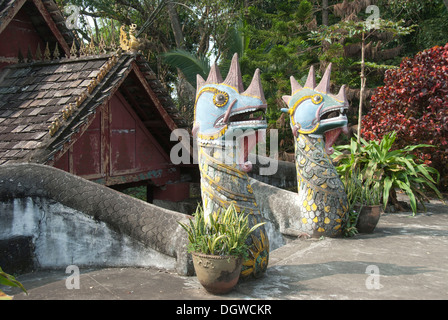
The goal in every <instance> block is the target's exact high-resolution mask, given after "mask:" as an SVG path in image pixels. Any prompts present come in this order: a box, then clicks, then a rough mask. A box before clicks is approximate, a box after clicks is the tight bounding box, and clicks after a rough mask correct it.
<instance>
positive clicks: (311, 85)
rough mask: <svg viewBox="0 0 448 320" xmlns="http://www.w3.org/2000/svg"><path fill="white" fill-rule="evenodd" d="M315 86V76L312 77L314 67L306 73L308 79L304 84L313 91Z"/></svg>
mask: <svg viewBox="0 0 448 320" xmlns="http://www.w3.org/2000/svg"><path fill="white" fill-rule="evenodd" d="M315 86H316V76H315V75H314V66H311V68H310V71H309V72H308V78H307V79H306V82H305V87H306V88H310V89H314V87H315Z"/></svg>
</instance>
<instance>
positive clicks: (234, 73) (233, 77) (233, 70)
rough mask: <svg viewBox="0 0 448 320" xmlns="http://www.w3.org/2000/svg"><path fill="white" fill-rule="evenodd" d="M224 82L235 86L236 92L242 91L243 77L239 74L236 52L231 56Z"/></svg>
mask: <svg viewBox="0 0 448 320" xmlns="http://www.w3.org/2000/svg"><path fill="white" fill-rule="evenodd" d="M224 84H227V85H229V86H231V87H233V88H236V89H237V90H238V92H243V91H244V86H243V77H242V76H241V70H240V65H239V63H238V54H237V53H235V54H234V55H233V58H232V63H231V65H230V69H229V73H228V74H227V77H226V80H224Z"/></svg>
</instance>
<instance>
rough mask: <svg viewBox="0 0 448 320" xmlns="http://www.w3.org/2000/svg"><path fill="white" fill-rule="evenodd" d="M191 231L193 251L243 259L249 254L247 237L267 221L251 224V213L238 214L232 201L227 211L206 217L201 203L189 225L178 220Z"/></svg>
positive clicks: (189, 233)
mask: <svg viewBox="0 0 448 320" xmlns="http://www.w3.org/2000/svg"><path fill="white" fill-rule="evenodd" d="M178 223H179V224H180V225H181V226H182V228H184V229H185V231H187V233H188V240H189V245H188V250H189V252H198V253H204V254H210V255H221V256H227V255H233V256H240V257H242V258H243V260H245V259H247V256H248V245H247V244H246V239H247V238H248V237H249V235H250V234H251V233H252V232H253V231H255V229H257V228H258V227H260V226H262V225H264V224H265V222H263V223H258V224H256V225H254V226H253V227H252V228H250V227H249V221H248V216H247V215H245V214H243V213H240V214H239V213H238V212H237V210H236V209H235V206H234V205H233V204H231V205H230V206H229V207H228V208H227V209H226V210H225V211H224V212H223V211H219V212H217V213H215V214H210V215H208V217H205V216H204V211H203V209H202V207H201V206H198V208H197V210H196V212H195V214H194V219H190V221H189V224H188V225H187V224H184V223H181V222H178Z"/></svg>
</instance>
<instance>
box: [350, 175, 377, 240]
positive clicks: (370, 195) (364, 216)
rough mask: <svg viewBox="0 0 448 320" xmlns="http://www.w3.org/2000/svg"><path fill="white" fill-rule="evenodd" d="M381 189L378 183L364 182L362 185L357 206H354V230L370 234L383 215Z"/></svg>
mask: <svg viewBox="0 0 448 320" xmlns="http://www.w3.org/2000/svg"><path fill="white" fill-rule="evenodd" d="M382 194H383V191H382V188H381V184H380V183H379V182H378V181H376V182H375V181H372V180H366V181H365V182H364V183H363V184H362V189H361V196H360V198H359V204H357V205H355V210H356V211H357V213H358V219H357V221H356V229H357V230H358V232H360V233H372V232H373V231H374V230H375V228H376V225H377V224H378V221H379V220H380V217H381V215H382V214H383V205H382V204H381V198H382Z"/></svg>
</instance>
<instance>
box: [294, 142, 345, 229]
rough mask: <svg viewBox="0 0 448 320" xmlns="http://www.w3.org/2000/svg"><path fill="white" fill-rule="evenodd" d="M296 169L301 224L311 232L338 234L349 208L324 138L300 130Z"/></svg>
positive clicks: (297, 143)
mask: <svg viewBox="0 0 448 320" xmlns="http://www.w3.org/2000/svg"><path fill="white" fill-rule="evenodd" d="M296 169H297V184H298V195H299V203H300V204H301V206H302V208H303V210H302V215H301V216H302V218H301V223H302V228H303V231H305V232H307V233H309V234H313V233H315V234H317V235H319V234H322V235H323V234H325V235H329V236H337V235H339V234H340V232H341V227H342V223H343V222H344V221H345V219H344V217H345V214H346V212H347V210H348V203H347V197H346V196H345V191H344V185H343V184H342V182H341V180H340V179H339V176H338V174H337V172H336V169H335V167H334V166H333V165H332V163H331V159H330V157H329V156H328V155H327V153H326V152H325V151H324V141H323V139H322V138H311V137H309V136H307V135H302V134H299V136H298V138H297V139H296Z"/></svg>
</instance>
